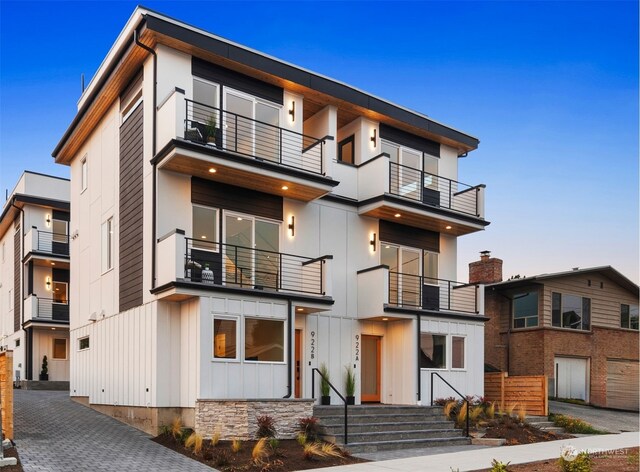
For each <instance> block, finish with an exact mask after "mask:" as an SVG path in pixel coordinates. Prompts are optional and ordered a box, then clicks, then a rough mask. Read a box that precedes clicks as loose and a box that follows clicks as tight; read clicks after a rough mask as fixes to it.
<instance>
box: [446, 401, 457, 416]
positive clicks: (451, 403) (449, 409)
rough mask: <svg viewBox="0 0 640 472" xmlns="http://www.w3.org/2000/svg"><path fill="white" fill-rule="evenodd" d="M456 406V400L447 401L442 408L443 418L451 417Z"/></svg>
mask: <svg viewBox="0 0 640 472" xmlns="http://www.w3.org/2000/svg"><path fill="white" fill-rule="evenodd" d="M457 406H458V402H456V401H455V400H452V401H448V402H447V403H446V404H445V405H444V408H443V411H444V416H445V418H451V416H452V414H454V411H455V410H456V407H457Z"/></svg>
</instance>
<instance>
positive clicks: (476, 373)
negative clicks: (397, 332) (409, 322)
mask: <svg viewBox="0 0 640 472" xmlns="http://www.w3.org/2000/svg"><path fill="white" fill-rule="evenodd" d="M420 329H421V332H423V333H432V334H443V335H447V368H446V369H421V373H422V375H421V402H422V404H423V405H428V404H430V402H431V372H437V373H438V374H440V375H441V376H442V377H443V378H444V379H445V380H446V381H447V382H449V383H450V384H451V385H452V386H453V387H455V388H456V390H458V391H459V392H460V393H461V394H462V395H465V396H466V395H472V396H473V395H475V396H481V395H484V323H483V322H482V321H477V322H476V321H471V320H469V321H466V320H459V321H458V320H456V321H449V320H443V319H437V318H427V317H423V318H422V323H421V327H420ZM451 336H464V337H465V368H464V369H460V370H458V369H451ZM448 397H456V398H457V397H458V395H456V393H455V392H454V391H453V390H452V389H451V388H449V387H448V386H447V385H446V384H445V383H444V382H443V381H442V380H440V379H438V377H437V376H434V387H433V399H434V400H436V399H438V398H448Z"/></svg>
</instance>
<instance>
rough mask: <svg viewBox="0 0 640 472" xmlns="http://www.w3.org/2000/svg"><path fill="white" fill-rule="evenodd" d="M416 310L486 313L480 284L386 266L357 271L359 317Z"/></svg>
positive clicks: (472, 313) (466, 313) (469, 313)
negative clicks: (407, 272)
mask: <svg viewBox="0 0 640 472" xmlns="http://www.w3.org/2000/svg"><path fill="white" fill-rule="evenodd" d="M417 310H421V311H422V310H424V311H428V312H443V313H457V314H464V315H479V314H482V313H483V312H484V293H483V290H482V287H481V286H480V285H478V284H468V283H463V282H455V281H452V280H446V279H439V278H433V277H427V276H422V275H415V274H406V273H401V272H396V271H391V270H389V267H388V266H386V265H380V266H376V267H372V268H369V269H364V270H361V271H359V272H358V316H359V317H360V318H372V317H377V316H381V315H383V313H384V312H389V311H409V312H415V311H417Z"/></svg>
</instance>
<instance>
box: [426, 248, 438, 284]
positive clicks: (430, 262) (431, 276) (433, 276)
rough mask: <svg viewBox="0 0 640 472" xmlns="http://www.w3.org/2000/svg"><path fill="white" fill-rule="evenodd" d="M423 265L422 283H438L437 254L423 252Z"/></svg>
mask: <svg viewBox="0 0 640 472" xmlns="http://www.w3.org/2000/svg"><path fill="white" fill-rule="evenodd" d="M423 264H424V267H423V272H422V274H423V275H424V283H425V284H433V285H436V284H437V283H438V253H437V252H430V251H424V255H423Z"/></svg>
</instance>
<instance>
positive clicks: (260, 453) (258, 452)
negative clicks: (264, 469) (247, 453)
mask: <svg viewBox="0 0 640 472" xmlns="http://www.w3.org/2000/svg"><path fill="white" fill-rule="evenodd" d="M267 457H269V453H268V452H267V438H260V439H259V440H258V442H257V443H256V444H255V446H253V450H252V451H251V459H252V460H253V463H254V464H255V465H262V464H264V460H265V459H266V458H267Z"/></svg>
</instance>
